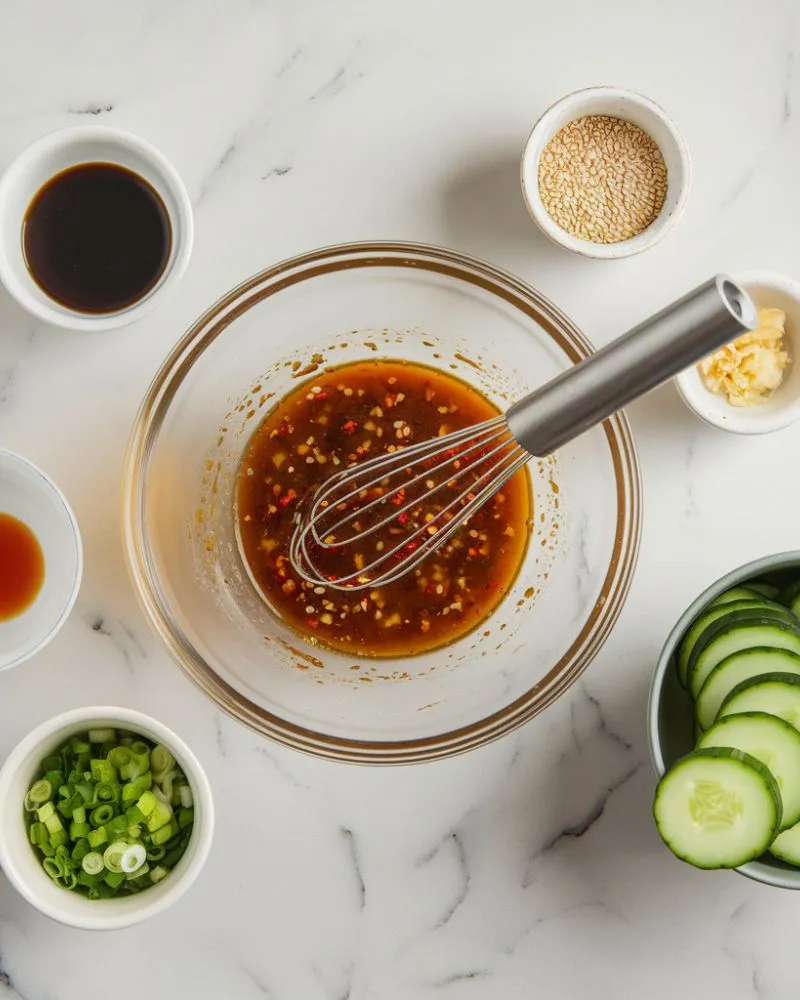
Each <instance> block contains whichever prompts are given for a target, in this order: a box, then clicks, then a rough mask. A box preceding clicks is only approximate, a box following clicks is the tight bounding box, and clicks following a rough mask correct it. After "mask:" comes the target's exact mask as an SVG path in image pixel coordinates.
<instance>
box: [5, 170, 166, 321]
mask: <svg viewBox="0 0 800 1000" xmlns="http://www.w3.org/2000/svg"><path fill="white" fill-rule="evenodd" d="M22 245H23V251H24V254H25V263H26V265H27V267H28V270H29V271H30V274H31V276H32V277H33V279H34V281H35V282H36V283H37V285H39V287H40V288H41V289H42V290H43V291H44V292H45V293H46V294H47V295H49V296H50V298H51V299H54V300H55V301H56V302H59V303H60V304H61V305H63V306H66V307H67V308H68V309H73V310H75V311H76V312H82V313H110V312H118V311H119V310H121V309H126V308H128V307H129V306H132V305H135V304H136V303H137V302H139V301H140V300H141V299H143V298H144V297H145V296H146V295H147V293H148V292H150V291H152V289H153V288H154V287H155V286H156V285H157V284H158V281H159V279H160V278H161V276H162V274H163V273H164V270H165V268H166V266H167V261H168V260H169V255H170V251H171V247H172V228H171V225H170V220H169V213H168V212H167V209H166V206H165V205H164V202H163V201H162V199H161V197H160V195H159V194H158V192H157V191H156V190H155V189H154V188H153V187H152V185H151V184H149V183H148V182H147V181H146V180H145V179H144V178H143V177H140V176H139V174H136V173H134V172H133V171H132V170H128V169H127V167H122V166H119V165H118V164H116V163H80V164H78V165H76V166H74V167H70V168H69V169H67V170H63V171H62V172H61V173H59V174H56V175H55V176H54V177H51V178H50V180H48V181H47V183H46V184H44V185H43V187H42V188H40V190H39V191H38V192H37V193H36V195H35V196H34V198H33V200H32V201H31V203H30V205H29V206H28V210H27V212H26V213H25V221H24V225H23V230H22Z"/></svg>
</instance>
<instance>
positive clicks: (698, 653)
mask: <svg viewBox="0 0 800 1000" xmlns="http://www.w3.org/2000/svg"><path fill="white" fill-rule="evenodd" d="M753 646H770V647H773V648H776V649H789V650H791V651H792V652H793V653H800V622H797V621H796V620H791V621H790V620H789V619H788V618H786V617H782V612H776V611H760V610H758V609H753V610H751V611H737V612H734V614H732V615H731V616H730V617H727V618H726V617H723V618H719V619H717V621H715V622H713V623H712V624H711V625H709V626H708V628H707V629H706V630H705V632H704V633H703V634H702V635H701V636H700V638H699V639H698V640H697V642H696V643H695V647H694V649H693V651H692V655H691V656H690V657H689V666H688V668H687V671H688V672H687V683H688V685H689V691H690V692H691V695H692V697H693V698H697V696H698V695H699V694H700V689H701V688H702V686H703V684H705V681H706V678H707V677H708V675H709V674H710V673H711V671H712V670H713V669H714V667H716V666H717V664H718V663H722V661H723V660H724V659H725V657H726V656H730V655H731V654H732V653H738V652H739V650H741V649H750V648H752V647H753Z"/></svg>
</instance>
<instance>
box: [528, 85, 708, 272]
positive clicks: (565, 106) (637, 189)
mask: <svg viewBox="0 0 800 1000" xmlns="http://www.w3.org/2000/svg"><path fill="white" fill-rule="evenodd" d="M520 173H521V181H522V196H523V198H524V199H525V204H526V205H527V208H528V211H529V212H530V214H531V217H532V218H533V221H534V222H535V223H536V224H537V225H538V226H539V228H540V229H541V230H542V232H543V233H544V234H545V236H547V237H548V238H549V239H551V240H552V241H553V242H554V243H556V244H558V245H559V246H561V247H563V248H564V249H565V250H570V251H572V253H576V254H580V255H582V256H584V257H591V258H594V259H596V260H618V259H620V258H622V257H630V256H632V255H633V254H637V253H641V252H642V251H643V250H648V249H650V247H652V246H655V244H656V243H658V242H659V240H660V239H661V238H662V237H663V236H665V235H666V234H667V233H668V232H669V230H670V229H672V227H673V226H674V225H675V223H676V222H677V221H678V219H679V218H680V216H681V214H682V213H683V209H684V206H685V204H686V199H687V197H688V194H689V181H690V166H689V153H688V151H687V148H686V143H685V142H684V140H683V137H682V136H681V133H680V132H679V131H678V128H677V126H676V125H675V123H674V122H673V121H672V119H671V118H670V117H669V115H667V113H666V112H665V111H664V109H663V108H661V107H659V105H658V104H656V103H655V102H654V101H651V100H650V99H649V98H647V97H643V96H642V95H641V94H636V93H634V92H633V91H631V90H624V89H622V88H621V87H589V88H587V89H585V90H578V91H575V93H572V94H568V95H567V96H566V97H562V98H561V100H559V101H556V103H555V104H553V105H552V106H551V107H549V108H548V109H547V111H545V113H544V114H543V115H542V116H541V118H540V119H539V120H538V121H537V122H536V125H535V126H534V128H533V131H532V132H531V134H530V136H529V138H528V141H527V143H526V144H525V150H524V152H523V154H522V164H521V170H520Z"/></svg>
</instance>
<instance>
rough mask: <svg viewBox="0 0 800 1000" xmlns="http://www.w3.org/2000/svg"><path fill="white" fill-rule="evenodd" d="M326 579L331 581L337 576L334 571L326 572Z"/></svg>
mask: <svg viewBox="0 0 800 1000" xmlns="http://www.w3.org/2000/svg"><path fill="white" fill-rule="evenodd" d="M327 579H328V580H330V581H331V583H333V581H334V580H338V579H339V577H338V576H337V575H336V574H335V573H328V576H327Z"/></svg>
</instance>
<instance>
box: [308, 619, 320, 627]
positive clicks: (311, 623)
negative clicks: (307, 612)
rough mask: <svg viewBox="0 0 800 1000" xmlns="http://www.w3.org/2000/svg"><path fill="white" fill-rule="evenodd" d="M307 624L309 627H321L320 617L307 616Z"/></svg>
mask: <svg viewBox="0 0 800 1000" xmlns="http://www.w3.org/2000/svg"><path fill="white" fill-rule="evenodd" d="M306 625H308V627H309V628H319V619H318V618H306Z"/></svg>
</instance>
